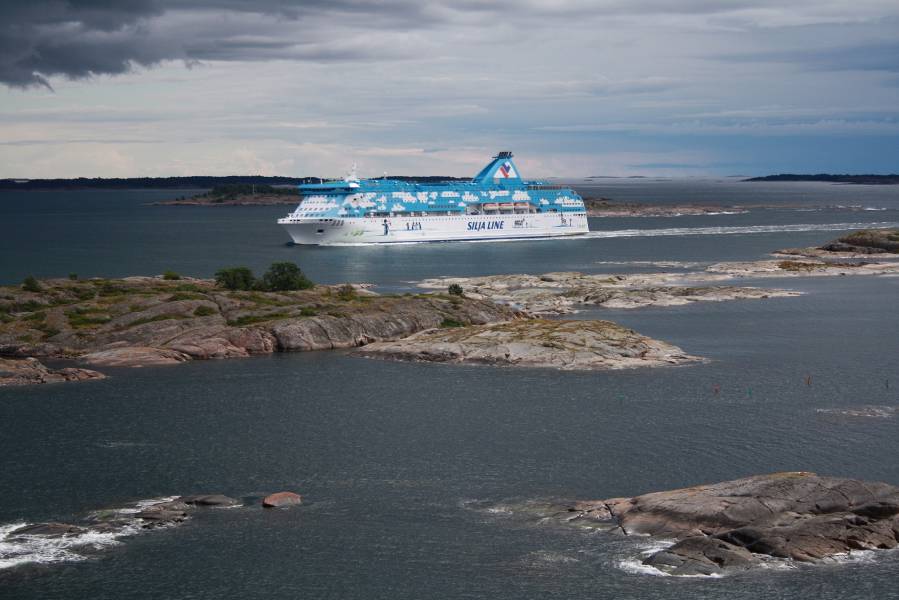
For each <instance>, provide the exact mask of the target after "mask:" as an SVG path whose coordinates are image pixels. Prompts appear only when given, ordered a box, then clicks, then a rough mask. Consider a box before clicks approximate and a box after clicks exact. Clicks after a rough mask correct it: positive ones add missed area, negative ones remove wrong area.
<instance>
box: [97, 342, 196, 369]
mask: <svg viewBox="0 0 899 600" xmlns="http://www.w3.org/2000/svg"><path fill="white" fill-rule="evenodd" d="M189 358H190V357H189V356H188V355H187V354H185V353H183V352H178V351H177V350H169V349H167V348H150V347H146V346H123V347H119V348H110V349H108V350H100V351H98V352H89V353H88V354H85V355H83V356H82V357H81V360H82V361H84V362H85V363H87V364H89V365H95V366H104V367H149V366H159V365H174V364H178V363H180V362H184V361H186V360H188V359H189Z"/></svg>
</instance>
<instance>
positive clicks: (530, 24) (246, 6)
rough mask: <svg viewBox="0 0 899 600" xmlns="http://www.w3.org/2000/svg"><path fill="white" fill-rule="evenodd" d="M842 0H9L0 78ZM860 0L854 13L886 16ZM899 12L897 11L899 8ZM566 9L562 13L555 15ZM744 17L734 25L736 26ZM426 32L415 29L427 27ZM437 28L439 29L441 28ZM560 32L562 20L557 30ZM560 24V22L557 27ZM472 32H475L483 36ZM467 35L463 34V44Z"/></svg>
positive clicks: (797, 12) (787, 19) (362, 55)
mask: <svg viewBox="0 0 899 600" xmlns="http://www.w3.org/2000/svg"><path fill="white" fill-rule="evenodd" d="M844 4H845V2H842V0H814V1H813V0H796V1H794V2H793V3H791V4H790V5H789V6H785V5H784V4H783V2H782V0H731V1H729V2H727V3H722V2H720V1H719V0H680V1H679V2H671V1H670V0H493V1H490V2H488V1H485V0H0V83H3V84H6V85H8V86H16V87H29V86H40V85H44V86H49V83H48V80H47V78H48V77H52V76H63V77H69V78H75V79H77V78H83V77H90V76H93V75H103V74H107V75H115V74H119V73H123V72H126V71H128V70H130V69H132V68H133V67H134V66H153V65H156V64H158V63H160V62H162V61H165V60H184V61H186V62H191V61H197V60H226V61H238V60H240V61H262V60H273V59H289V60H312V61H346V60H373V59H383V58H393V59H395V58H407V57H416V56H420V55H421V53H422V47H421V46H422V43H421V41H422V39H423V40H425V41H429V40H434V39H436V38H437V37H438V36H439V35H441V34H443V33H445V32H446V31H451V32H452V33H453V34H459V33H466V32H467V33H470V32H472V31H475V32H479V34H480V35H481V36H482V37H483V38H485V39H492V38H493V37H495V34H496V32H497V31H498V30H501V29H502V28H503V27H506V28H516V27H517V28H518V29H519V30H520V31H534V30H535V29H538V28H541V27H546V25H547V23H553V25H552V27H554V28H555V26H556V25H557V24H561V26H566V27H567V26H573V25H582V24H584V23H587V22H592V21H590V20H591V19H595V20H596V21H595V22H596V23H597V27H598V29H597V31H599V30H600V29H601V27H602V26H605V23H606V22H607V21H608V20H609V19H619V18H634V19H637V20H638V21H639V23H640V24H641V25H644V24H649V23H651V22H652V19H654V18H659V17H661V18H665V17H670V16H672V15H674V16H676V17H678V18H691V19H694V18H695V19H699V20H702V19H712V20H715V19H717V20H721V19H725V20H726V22H727V23H728V24H729V26H742V25H744V24H748V25H759V24H762V23H763V24H765V25H767V26H773V27H777V26H781V25H786V24H791V23H799V22H803V23H805V22H817V20H819V19H824V20H825V21H827V20H831V21H833V20H836V21H839V20H841V19H843V18H846V17H845V13H846V12H847V10H848V9H846V8H845V6H843V5H844ZM881 7H882V3H880V2H878V0H856V2H855V4H854V5H853V6H852V8H851V10H848V12H849V13H850V14H849V17H851V18H853V19H857V18H862V17H865V16H866V15H867V16H870V17H879V16H880V14H881V11H882V8H881ZM893 12H895V11H893ZM551 19H557V21H551ZM734 24H737V25H734ZM425 29H431V30H432V31H429V32H427V33H426V34H422V38H421V39H412V40H410V39H408V38H409V37H410V35H411V36H414V34H416V33H417V32H420V31H421V30H425ZM437 30H439V31H437ZM555 31H557V30H556V29H554V30H553V32H555ZM558 31H562V30H561V29H558ZM477 37H478V34H471V35H470V37H469V38H467V40H466V41H470V40H471V39H475V38H477ZM464 43H465V42H464V41H463V42H461V44H463V45H464Z"/></svg>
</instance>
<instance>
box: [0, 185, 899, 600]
mask: <svg viewBox="0 0 899 600" xmlns="http://www.w3.org/2000/svg"><path fill="white" fill-rule="evenodd" d="M620 185H621V186H637V185H639V186H643V188H642V189H643V190H644V192H643V193H644V194H646V196H647V199H649V200H653V201H663V200H664V201H672V200H671V198H676V199H675V200H673V201H700V200H698V199H696V198H694V197H689V198H688V197H683V198H681V196H686V195H688V194H689V193H690V190H694V191H693V192H692V193H693V194H694V195H700V194H713V193H714V194H718V195H720V196H721V197H720V198H719V201H720V202H722V203H724V202H727V201H728V200H729V199H730V198H731V196H728V194H731V193H736V192H734V191H733V190H734V189H735V188H736V189H738V190H743V189H745V188H740V187H737V186H736V184H733V183H719V184H715V185H719V186H720V187H717V188H716V187H715V185H713V184H711V183H702V184H701V185H700V184H697V183H696V182H693V186H692V187H690V186H685V187H684V185H683V182H674V183H672V182H640V183H639V184H635V183H628V184H624V183H621V184H620ZM811 187H814V186H811ZM709 188H711V189H709ZM753 189H756V188H753ZM759 189H760V188H759ZM785 189H786V190H787V191H789V190H792V189H794V188H790V187H789V186H786V187H785ZM834 189H836V190H838V191H836V192H835V191H833V190H834ZM635 190H636V191H635ZM666 190H667V191H666ZM684 190H687V191H686V192H685V191H684ZM616 191H617V192H618V193H617V195H614V194H613V193H611V192H603V193H602V194H597V195H605V196H611V197H614V198H621V197H622V196H623V195H624V194H625V191H626V193H628V194H637V193H638V192H639V188H638V187H626V188H625V191H622V190H616ZM813 191H814V190H813ZM888 192H889V193H887V192H886V191H884V189H883V188H880V187H877V188H860V187H858V186H852V187H851V189H849V188H847V186H826V194H823V195H822V197H821V199H820V201H819V204H820V206H829V205H834V204H852V203H858V204H863V205H870V206H872V207H877V208H884V207H886V208H889V210H887V211H870V212H847V211H842V210H833V209H822V210H814V211H806V212H795V211H786V210H784V211H777V210H768V211H761V212H754V213H750V214H748V215H720V216H709V217H696V218H694V217H689V218H688V217H683V218H677V219H614V220H613V219H603V220H594V221H593V222H592V223H591V226H594V225H595V226H596V227H595V229H596V230H597V231H605V232H622V231H628V230H632V229H643V230H659V229H668V230H674V229H683V230H690V229H692V230H693V231H681V232H680V233H677V232H674V231H672V232H669V233H668V234H665V235H657V234H647V233H644V234H642V235H640V234H621V233H615V234H612V235H613V237H600V236H595V237H591V238H588V239H584V240H577V241H574V240H572V241H562V242H539V243H503V244H427V245H411V246H402V247H391V248H390V249H386V248H384V249H382V248H374V249H369V248H339V249H305V248H288V247H286V246H284V245H283V236H282V235H280V233H279V232H278V231H277V227H276V226H275V227H272V226H271V223H270V219H271V218H274V217H275V216H277V215H278V214H279V213H280V212H283V211H284V210H285V209H284V208H280V207H275V208H274V209H271V208H249V209H233V210H232V209H221V208H220V209H193V208H177V209H176V208H172V209H168V208H150V207H144V206H142V202H144V201H146V200H145V198H149V197H153V198H154V199H157V198H159V197H166V194H164V193H158V192H142V193H141V194H142V195H140V197H139V198H137V199H136V196H137V195H136V194H135V193H130V194H120V195H118V196H116V198H113V197H112V195H113V193H107V194H110V197H102V196H101V195H98V194H97V193H94V192H71V193H68V195H66V194H63V195H62V196H59V195H55V196H54V197H52V198H50V197H45V198H43V199H39V200H33V201H30V202H29V203H28V204H27V205H26V206H25V207H24V208H22V207H18V208H17V206H18V205H17V204H16V203H11V202H10V201H9V197H8V196H6V197H4V198H2V199H0V207H2V208H0V209H2V210H3V211H4V212H3V215H2V216H3V219H4V220H3V228H4V230H3V235H2V236H0V244H3V245H4V246H3V248H2V252H0V256H2V257H3V258H2V260H3V261H4V262H3V263H2V270H0V275H2V280H4V281H18V280H20V279H21V277H23V276H24V275H23V274H27V273H31V272H34V273H36V274H40V275H60V274H66V273H68V272H70V271H77V272H79V273H81V274H83V275H89V274H99V273H103V274H112V275H120V274H131V273H135V272H140V273H156V272H160V271H161V270H163V269H167V268H174V269H176V270H179V271H181V272H184V273H191V274H197V275H208V274H210V273H211V272H213V271H214V270H215V269H216V268H218V266H220V265H221V264H222V263H226V264H232V263H233V264H248V265H251V266H253V267H254V268H257V269H261V268H264V266H265V265H267V264H268V263H269V262H271V261H272V260H278V259H285V258H287V259H292V260H297V262H299V263H300V264H301V265H302V266H303V267H304V268H305V269H306V270H307V271H309V272H310V274H312V275H313V277H314V278H316V279H318V280H321V281H346V280H352V281H361V280H367V281H372V282H374V283H378V284H380V285H381V286H382V287H383V288H385V289H392V288H401V287H403V286H409V285H410V284H409V283H408V282H409V281H413V280H416V279H420V278H421V277H428V276H438V275H451V274H458V275H464V274H471V273H492V272H543V271H551V270H575V269H579V270H594V271H611V270H614V269H618V270H624V271H632V270H635V269H636V268H644V269H646V268H650V267H648V266H646V265H634V264H619V263H628V262H630V261H669V260H676V261H705V262H709V261H713V260H724V259H727V260H731V259H734V260H742V259H755V258H759V257H762V256H763V255H764V254H765V252H767V251H769V250H771V249H773V248H776V247H781V246H798V245H807V244H812V243H820V242H823V241H825V240H827V239H831V238H832V237H834V236H835V235H837V234H838V231H829V230H827V229H830V228H834V227H835V228H839V227H840V225H839V224H841V223H883V222H890V221H896V220H899V214H897V212H896V209H897V208H899V203H897V194H899V189H896V190H895V191H893V190H892V189H890V190H888ZM740 193H743V192H742V191H740ZM793 193H794V192H789V193H787V192H784V191H783V190H782V189H781V191H777V189H775V191H773V192H771V191H769V192H765V193H764V194H763V193H761V192H759V193H757V194H756V195H761V196H764V197H763V198H760V199H757V201H758V202H759V203H766V204H769V203H774V202H777V201H780V202H782V203H784V204H786V203H788V201H789V202H794V199H793V198H792V197H790V196H791V194H793ZM72 194H74V196H73V195H72ZM653 194H655V196H653ZM765 194H768V195H767V196H765ZM834 194H836V195H837V196H839V197H840V198H843V200H840V201H836V200H834V198H832V197H831V195H834ZM850 194H851V195H853V198H856V197H857V196H858V199H857V200H851V201H850V199H849V198H846V197H844V196H847V195H850ZM867 194H870V196H869V195H867ZM29 197H31V195H29ZM98 198H99V199H98ZM628 199H635V198H632V197H628ZM702 201H709V200H707V199H705V198H703V199H702ZM734 202H747V203H748V202H749V201H748V200H744V199H743V198H739V199H737V200H734ZM805 202H806V203H809V204H811V205H812V207H813V208H814V207H815V206H816V205H815V202H814V200H813V199H811V200H809V199H806V200H805ZM79 205H80V206H81V210H80V211H79V210H77V209H78V206H79ZM85 207H86V208H85ZM48 215H56V216H55V217H54V218H49V216H48ZM47 220H49V221H51V224H47ZM67 220H68V225H69V227H66V223H64V222H63V221H67ZM72 221H74V222H72ZM11 224H15V225H14V226H11ZM42 224H45V225H46V227H44V225H42ZM79 224H80V226H79ZM795 225H803V227H801V228H800V229H803V230H804V231H785V230H784V229H783V228H784V227H794V226H795ZM805 225H808V227H805ZM715 227H739V228H742V229H741V231H745V232H743V233H729V234H726V235H725V234H714V233H703V234H697V232H696V231H695V230H696V229H697V228H702V229H704V230H708V229H709V228H715ZM778 227H779V228H780V229H776V228H778ZM746 228H756V230H757V229H758V228H763V229H765V228H767V229H770V231H767V232H765V233H751V231H753V229H746ZM85 231H89V232H91V233H89V234H86V233H85ZM51 234H52V235H51ZM621 235H629V236H630V237H620V236H621ZM612 263H616V264H612ZM92 269H95V270H92ZM653 270H656V269H655V268H653ZM763 284H765V285H776V286H783V287H790V288H792V289H798V290H800V291H803V292H805V294H804V295H803V296H801V297H799V298H785V299H771V300H767V301H743V302H727V303H704V304H695V305H691V306H686V307H677V308H658V309H656V308H650V309H642V310H636V311H623V310H597V311H591V313H589V316H594V315H599V316H602V317H603V318H610V319H612V320H615V321H618V322H620V323H623V324H625V325H627V326H630V327H633V328H635V329H637V330H639V331H640V332H642V333H645V334H647V335H650V336H653V337H658V338H661V339H664V340H667V341H670V342H672V343H675V344H678V345H680V346H681V347H683V348H684V349H685V350H686V351H687V352H689V353H692V354H698V355H701V356H704V357H707V358H708V359H709V362H708V363H706V364H702V365H697V366H691V367H682V368H663V369H653V370H640V371H630V372H618V373H559V372H555V371H549V370H513V369H493V368H486V367H458V366H446V365H420V364H401V363H389V362H379V361H374V360H369V359H361V358H355V357H352V356H349V355H347V354H344V353H336V352H335V353H304V354H292V355H278V356H270V357H258V358H252V359H245V360H232V361H221V362H216V361H213V362H206V363H189V364H185V365H179V366H177V367H170V368H145V369H139V370H127V371H115V370H113V371H111V372H110V374H111V375H112V376H111V377H110V378H109V379H107V380H104V381H98V382H87V383H83V384H69V385H59V386H45V387H31V388H22V389H16V390H12V389H6V390H0V470H2V471H0V472H2V473H3V476H2V477H0V528H2V527H3V526H4V525H9V524H12V523H19V522H36V521H41V520H48V519H59V520H64V519H71V518H73V517H74V516H76V515H78V514H82V513H83V512H84V511H89V510H93V509H96V508H102V507H109V506H116V505H121V504H122V503H125V502H129V501H133V500H137V499H141V498H152V497H159V496H167V495H174V494H181V493H193V492H207V491H209V492H223V493H227V494H230V495H233V496H237V497H243V498H247V499H254V498H258V496H259V495H260V494H263V493H266V492H270V491H275V490H280V489H295V490H297V491H299V492H301V493H303V494H304V495H305V496H306V498H307V504H306V505H305V506H303V507H302V508H300V509H297V510H288V511H265V512H264V511H262V510H261V509H259V508H258V504H257V505H256V506H254V507H249V508H245V509H237V510H210V511H205V512H202V513H200V514H199V515H198V516H197V517H196V518H194V519H193V520H191V521H189V522H188V523H187V524H185V525H184V526H182V527H178V528H174V529H169V530H165V531H158V532H152V533H148V534H144V535H138V536H135V537H133V538H130V539H127V540H124V541H123V543H122V544H121V545H118V546H114V547H110V548H107V549H106V550H104V551H102V552H99V553H98V554H97V555H96V557H94V558H91V559H90V560H85V561H80V562H57V563H49V564H37V565H25V566H18V567H13V568H8V569H2V570H0V594H2V597H3V598H7V597H8V598H80V597H91V598H110V599H111V598H221V597H245V598H263V597H272V596H276V597H307V598H410V599H411V598H543V597H553V598H591V599H592V598H637V597H639V598H746V599H749V598H759V597H770V598H816V599H822V598H823V599H830V598H834V599H836V598H841V599H842V598H886V597H891V595H892V594H895V581H896V577H897V576H899V554H897V553H892V552H885V553H881V554H879V555H878V556H877V557H875V558H873V559H871V558H865V559H861V560H859V561H857V562H853V563H852V564H847V565H833V566H825V567H818V568H809V567H802V568H792V569H780V570H765V571H755V572H752V573H747V574H741V575H736V576H731V577H726V578H723V579H675V578H669V577H657V576H651V575H646V574H641V573H639V572H635V570H634V569H633V565H634V564H635V563H636V562H638V561H637V559H638V558H639V557H640V552H641V551H643V550H645V549H647V548H648V547H649V546H648V545H647V540H645V539H642V540H641V539H626V538H625V539H622V538H617V537H613V536H607V535H603V534H589V535H588V534H584V533H581V532H576V531H570V530H560V529H558V528H556V527H553V526H549V525H539V524H534V523H529V522H526V521H523V520H520V519H517V518H516V517H515V516H513V515H509V514H507V513H505V512H503V511H496V510H489V508H490V507H496V506H498V505H507V504H514V503H518V502H526V501H529V500H536V499H547V498H597V497H610V496H619V495H634V494H639V493H642V492H647V491H651V490H658V489H667V488H671V487H677V486H684V485H692V484H696V483H702V482H709V481H718V480H723V479H729V478H733V477H740V476H744V475H749V474H754V473H764V472H770V471H778V470H812V471H817V472H819V473H822V474H830V475H837V476H851V477H861V478H868V479H877V480H883V481H888V482H891V483H896V484H899V447H897V443H896V440H897V434H899V421H897V419H896V418H895V417H894V418H854V419H853V418H845V417H837V416H834V415H828V414H826V413H821V412H818V409H822V408H836V407H856V406H860V405H883V406H890V407H897V406H899V391H897V390H899V365H897V357H899V310H897V301H896V299H897V298H899V278H888V277H884V278H855V277H845V278H826V279H824V278H817V279H803V280H789V281H775V282H763ZM807 376H811V383H812V384H811V385H806V381H805V380H806V377H807ZM715 385H720V386H721V390H722V391H721V393H720V395H715V394H714V393H713V392H712V388H713V386H715ZM0 551H2V545H0ZM35 553H36V556H39V555H40V549H39V548H38V549H35Z"/></svg>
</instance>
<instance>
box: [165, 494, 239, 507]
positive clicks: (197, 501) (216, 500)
mask: <svg viewBox="0 0 899 600" xmlns="http://www.w3.org/2000/svg"><path fill="white" fill-rule="evenodd" d="M178 501H179V502H183V503H184V504H193V505H195V506H237V505H238V504H240V501H239V500H235V499H234V498H230V497H228V496H223V495H222V494H200V495H196V496H181V497H180V498H178Z"/></svg>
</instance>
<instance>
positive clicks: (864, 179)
mask: <svg viewBox="0 0 899 600" xmlns="http://www.w3.org/2000/svg"><path fill="white" fill-rule="evenodd" d="M743 181H827V182H830V183H855V184H860V185H896V184H899V175H895V174H893V175H834V174H830V173H818V174H817V175H796V174H793V173H781V174H780V175H765V176H764V177H750V178H749V179H744V180H743Z"/></svg>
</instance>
